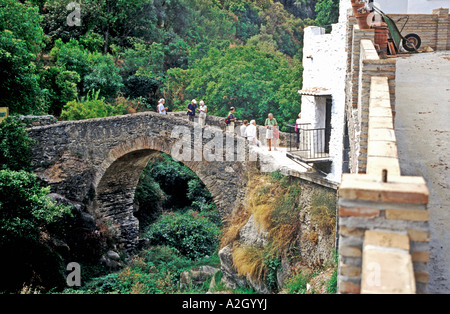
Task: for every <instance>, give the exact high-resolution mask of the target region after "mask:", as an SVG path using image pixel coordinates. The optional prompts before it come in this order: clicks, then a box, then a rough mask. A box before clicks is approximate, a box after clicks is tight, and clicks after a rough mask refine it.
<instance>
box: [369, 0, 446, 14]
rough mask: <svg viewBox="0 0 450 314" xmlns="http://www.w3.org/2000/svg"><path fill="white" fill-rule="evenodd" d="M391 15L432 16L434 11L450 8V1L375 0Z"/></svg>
mask: <svg viewBox="0 0 450 314" xmlns="http://www.w3.org/2000/svg"><path fill="white" fill-rule="evenodd" d="M375 3H378V5H377V4H375V5H377V6H378V7H379V8H380V9H381V10H382V11H384V12H385V13H387V14H389V13H391V14H432V13H433V10H434V9H439V8H448V7H450V0H395V1H393V0H375Z"/></svg>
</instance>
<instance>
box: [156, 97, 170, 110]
mask: <svg viewBox="0 0 450 314" xmlns="http://www.w3.org/2000/svg"><path fill="white" fill-rule="evenodd" d="M165 103H166V100H165V99H164V98H162V99H160V100H159V102H158V107H157V112H158V113H160V114H167V110H169V108H167V107H164V104H165Z"/></svg>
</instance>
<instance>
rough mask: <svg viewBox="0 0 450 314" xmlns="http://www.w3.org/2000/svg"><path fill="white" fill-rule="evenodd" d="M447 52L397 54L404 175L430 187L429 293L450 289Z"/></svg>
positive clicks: (449, 73)
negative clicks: (400, 55)
mask: <svg viewBox="0 0 450 314" xmlns="http://www.w3.org/2000/svg"><path fill="white" fill-rule="evenodd" d="M449 82H450V51H445V52H434V53H421V54H414V55H412V56H411V57H403V58H399V59H398V63H397V90H396V96H397V105H396V108H397V116H396V118H395V129H396V135H397V145H398V152H399V158H400V166H401V172H402V175H406V176H423V177H424V178H425V180H426V182H427V185H428V188H429V190H430V200H429V205H428V208H429V211H430V230H431V235H430V245H431V252H430V254H431V256H430V263H429V273H430V279H429V286H428V287H429V288H428V290H429V293H450V211H449V209H450V193H449V187H450V175H449V162H448V158H449V156H450V144H449V143H450V122H449V117H450V84H449Z"/></svg>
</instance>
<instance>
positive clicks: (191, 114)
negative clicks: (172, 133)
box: [187, 99, 197, 122]
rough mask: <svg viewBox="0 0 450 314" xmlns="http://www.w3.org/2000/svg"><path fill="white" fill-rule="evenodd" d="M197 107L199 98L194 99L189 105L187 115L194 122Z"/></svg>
mask: <svg viewBox="0 0 450 314" xmlns="http://www.w3.org/2000/svg"><path fill="white" fill-rule="evenodd" d="M196 109H197V100H195V99H192V101H191V103H190V104H189V105H188V106H187V115H188V118H189V121H191V122H194V120H195V110H196Z"/></svg>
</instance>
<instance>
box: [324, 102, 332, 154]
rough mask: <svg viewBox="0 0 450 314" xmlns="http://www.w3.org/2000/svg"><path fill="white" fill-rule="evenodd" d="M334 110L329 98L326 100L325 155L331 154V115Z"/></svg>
mask: <svg viewBox="0 0 450 314" xmlns="http://www.w3.org/2000/svg"><path fill="white" fill-rule="evenodd" d="M332 108H333V100H332V99H331V98H328V97H327V100H326V115H325V153H327V154H329V153H330V140H331V113H332Z"/></svg>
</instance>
